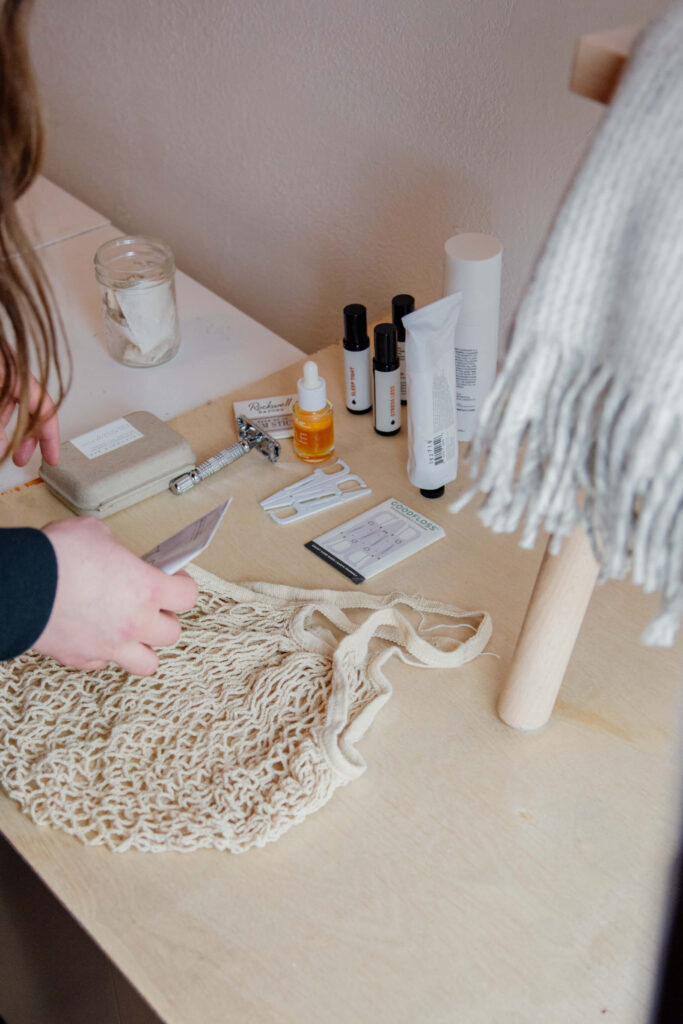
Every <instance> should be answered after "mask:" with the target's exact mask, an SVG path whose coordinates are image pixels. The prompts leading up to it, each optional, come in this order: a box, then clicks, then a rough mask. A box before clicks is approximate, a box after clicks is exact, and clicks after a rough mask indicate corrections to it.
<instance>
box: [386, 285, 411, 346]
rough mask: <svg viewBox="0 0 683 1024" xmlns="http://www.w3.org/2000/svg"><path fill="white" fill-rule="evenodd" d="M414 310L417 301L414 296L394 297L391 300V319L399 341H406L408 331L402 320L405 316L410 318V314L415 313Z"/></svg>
mask: <svg viewBox="0 0 683 1024" xmlns="http://www.w3.org/2000/svg"><path fill="white" fill-rule="evenodd" d="M414 310H415V299H414V298H413V296H412V295H394V297H393V299H392V300H391V319H392V320H393V321H394V327H395V328H396V333H397V335H398V340H399V341H405V340H406V329H405V327H404V326H403V324H402V323H401V320H402V319H403V317H404V316H408V313H412V312H414Z"/></svg>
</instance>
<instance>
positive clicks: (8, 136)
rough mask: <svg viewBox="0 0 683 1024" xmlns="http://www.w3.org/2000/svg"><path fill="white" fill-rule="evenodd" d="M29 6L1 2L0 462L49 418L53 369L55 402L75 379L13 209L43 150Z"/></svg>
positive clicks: (25, 0)
mask: <svg viewBox="0 0 683 1024" xmlns="http://www.w3.org/2000/svg"><path fill="white" fill-rule="evenodd" d="M30 6H31V0H0V413H1V412H2V410H3V409H5V408H6V407H7V405H8V403H10V402H16V407H17V420H16V426H15V428H14V431H13V432H12V435H11V437H10V438H9V444H8V446H7V450H6V452H5V453H4V455H3V456H1V457H0V462H2V461H3V458H7V457H8V456H11V455H12V454H13V452H14V451H16V449H17V447H18V446H19V444H20V443H21V441H22V440H24V439H25V438H26V437H30V436H31V435H32V434H35V433H36V432H37V430H38V429H39V427H40V425H41V423H42V422H43V421H44V420H45V418H46V417H45V412H44V409H43V405H44V402H45V398H46V395H47V387H48V379H49V377H50V373H51V371H53V372H54V377H55V379H56V390H57V394H56V395H53V400H54V402H55V405H57V406H58V405H59V404H60V403H61V401H62V399H63V398H64V395H65V394H66V391H67V388H68V383H69V382H68V380H67V379H66V377H65V374H64V372H63V370H62V368H61V366H60V359H59V351H58V347H59V346H58V335H57V329H56V324H59V317H58V314H57V312H56V307H55V306H54V303H53V301H52V295H51V291H50V288H49V285H48V283H47V281H46V278H45V275H44V272H43V270H42V267H41V265H40V262H39V260H38V258H37V256H36V255H35V252H34V251H33V250H32V249H31V244H30V242H29V240H28V238H27V237H26V234H25V232H24V230H23V228H22V226H21V223H20V221H19V218H18V216H17V212H16V208H15V202H16V200H17V199H18V198H19V196H21V195H22V194H23V193H24V192H25V191H26V189H27V188H28V186H29V185H30V184H31V182H32V181H33V180H34V178H35V177H36V174H37V173H38V170H39V168H40V164H41V160H42V156H43V126H42V121H41V116H40V105H39V102H38V95H37V91H36V86H35V81H34V78H33V72H32V70H31V62H30V59H29V54H28V45H27V38H26V35H27V31H26V30H27V17H28V13H29V9H30ZM67 357H68V352H67ZM31 373H33V374H34V376H35V377H36V380H37V381H38V384H39V385H40V401H39V402H35V401H34V402H33V407H31V403H30V399H29V382H30V376H31Z"/></svg>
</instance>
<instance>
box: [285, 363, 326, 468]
mask: <svg viewBox="0 0 683 1024" xmlns="http://www.w3.org/2000/svg"><path fill="white" fill-rule="evenodd" d="M292 426H293V428H294V439H293V444H294V454H295V455H297V456H298V457H299V458H300V459H303V461H304V462H324V461H325V459H328V458H329V457H330V455H331V454H332V452H333V451H334V418H333V410H332V403H331V402H328V401H327V386H326V384H325V381H324V380H323V378H322V377H320V376H319V375H318V367H317V365H316V363H314V362H313V361H312V360H310V359H309V361H308V362H307V363H304V375H303V377H302V378H301V379H300V380H299V383H298V398H297V401H296V402H295V403H294V408H293V409H292Z"/></svg>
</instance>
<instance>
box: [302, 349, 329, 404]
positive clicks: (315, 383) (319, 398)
mask: <svg viewBox="0 0 683 1024" xmlns="http://www.w3.org/2000/svg"><path fill="white" fill-rule="evenodd" d="M298 391H299V406H300V407H301V408H302V409H303V410H304V411H305V412H318V410H319V409H324V408H325V406H326V405H327V385H326V384H325V380H324V378H323V377H320V376H319V375H318V365H317V363H314V362H313V360H312V359H309V360H308V362H306V363H304V375H303V377H300V378H299V383H298Z"/></svg>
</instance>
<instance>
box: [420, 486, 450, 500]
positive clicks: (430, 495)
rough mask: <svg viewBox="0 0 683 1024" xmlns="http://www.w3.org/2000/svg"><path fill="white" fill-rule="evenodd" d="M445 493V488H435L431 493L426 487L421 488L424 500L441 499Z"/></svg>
mask: <svg viewBox="0 0 683 1024" xmlns="http://www.w3.org/2000/svg"><path fill="white" fill-rule="evenodd" d="M444 491H445V488H444V487H435V488H434V489H433V490H431V491H430V490H428V489H427V488H426V487H421V488H420V494H421V495H422V497H423V498H441V497H443V494H444Z"/></svg>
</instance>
